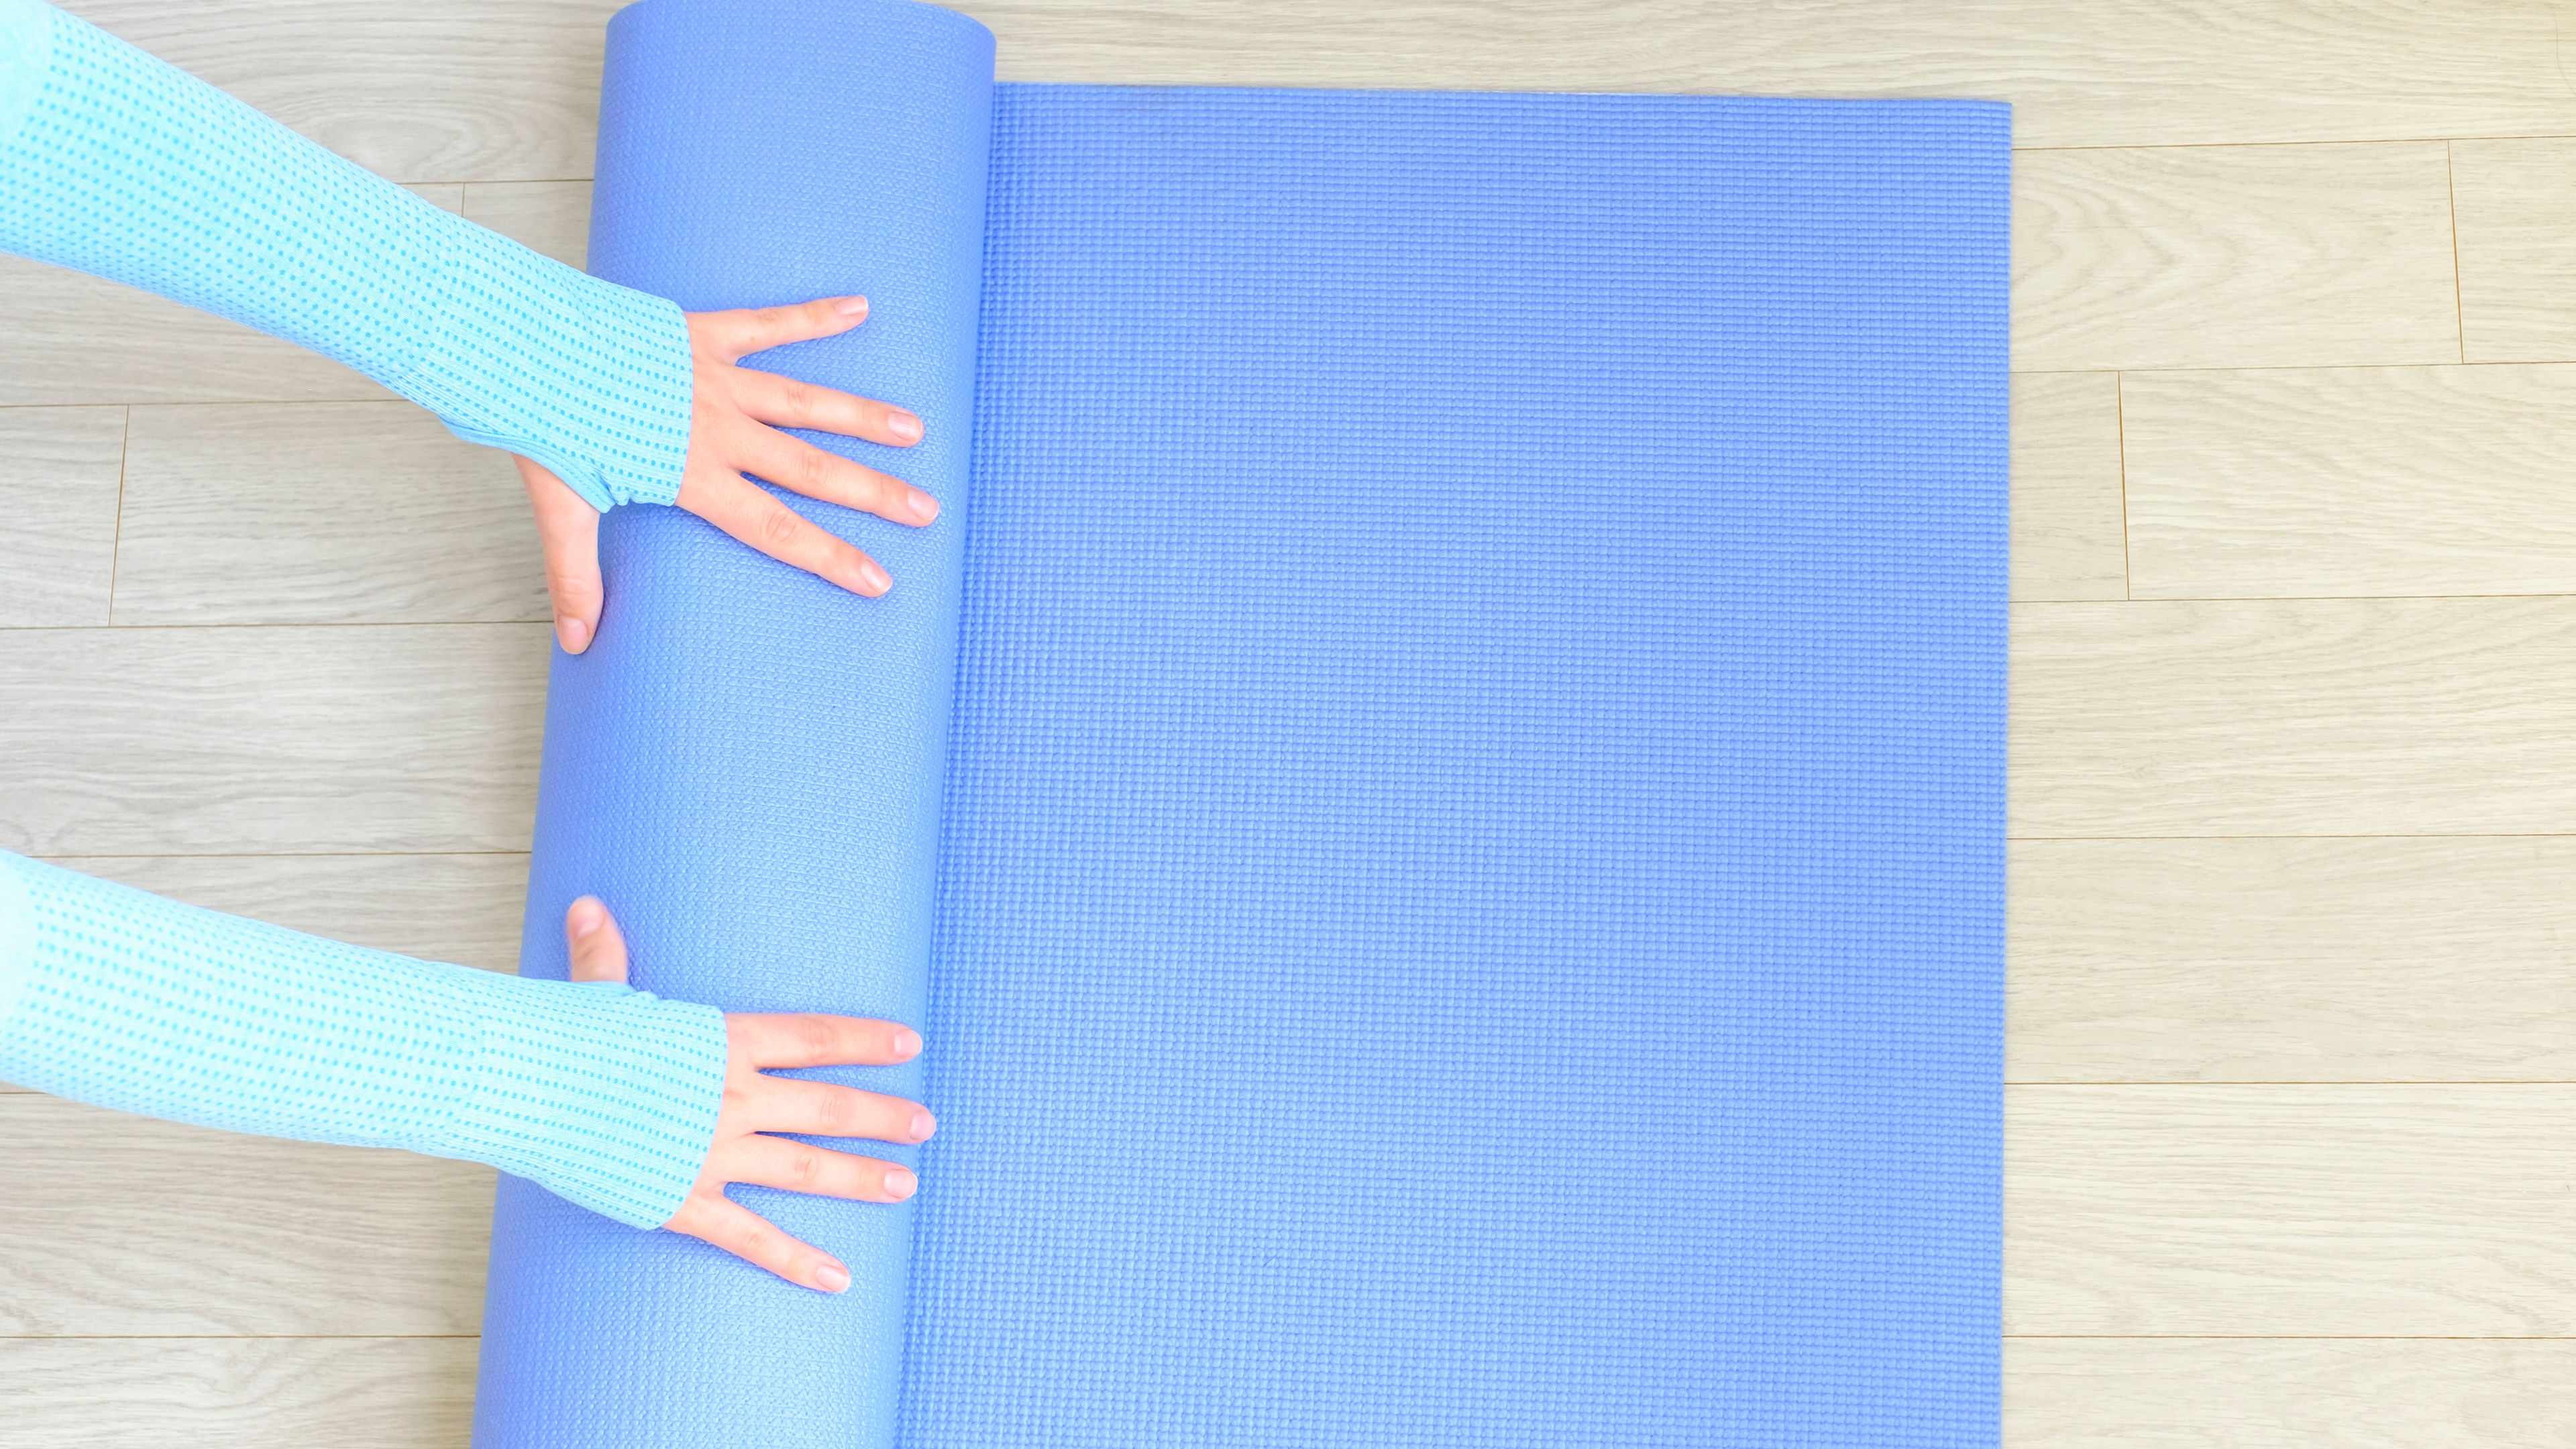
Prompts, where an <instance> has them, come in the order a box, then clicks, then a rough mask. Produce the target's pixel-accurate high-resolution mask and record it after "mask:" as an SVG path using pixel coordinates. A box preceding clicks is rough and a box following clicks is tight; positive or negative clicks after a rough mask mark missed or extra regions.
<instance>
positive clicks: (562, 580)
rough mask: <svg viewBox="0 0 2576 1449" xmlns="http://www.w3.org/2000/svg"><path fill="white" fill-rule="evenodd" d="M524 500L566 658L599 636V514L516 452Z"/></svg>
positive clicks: (558, 479) (556, 632)
mask: <svg viewBox="0 0 2576 1449" xmlns="http://www.w3.org/2000/svg"><path fill="white" fill-rule="evenodd" d="M510 461H512V462H514V463H516V464H518V465H519V478H520V480H521V481H522V482H524V483H526V484H527V485H528V502H529V503H530V504H531V505H533V506H534V507H535V509H536V511H537V541H538V543H539V544H540V546H542V547H543V549H544V550H545V558H546V593H547V594H548V595H549V596H550V597H551V598H552V599H553V600H554V607H555V639H556V642H558V643H560V644H562V645H563V647H564V652H565V653H566V654H579V653H580V652H581V651H583V650H584V649H587V648H589V647H590V641H591V640H592V639H593V638H595V637H597V635H598V633H599V607H600V600H601V598H602V597H603V595H602V591H601V589H600V584H599V510H598V509H596V508H593V507H591V506H590V505H589V504H587V503H585V502H583V501H582V498H581V495H580V494H578V493H575V492H573V491H572V489H570V488H568V487H566V486H564V481H563V480H562V479H560V478H557V477H556V476H555V475H554V474H552V473H549V472H547V471H546V470H545V469H543V468H540V467H538V466H537V465H536V464H534V463H531V462H529V461H528V460H527V459H525V458H522V457H519V456H517V455H515V454H513V455H512V456H511V459H510Z"/></svg>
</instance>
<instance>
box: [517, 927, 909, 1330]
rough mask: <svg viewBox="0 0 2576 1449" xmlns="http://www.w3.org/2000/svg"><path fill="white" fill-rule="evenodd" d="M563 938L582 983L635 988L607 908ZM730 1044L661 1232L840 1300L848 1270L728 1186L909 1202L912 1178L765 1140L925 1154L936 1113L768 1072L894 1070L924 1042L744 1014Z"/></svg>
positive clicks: (732, 1022)
mask: <svg viewBox="0 0 2576 1449" xmlns="http://www.w3.org/2000/svg"><path fill="white" fill-rule="evenodd" d="M564 935H565V937H566V938H567V939H568V940H569V941H570V942H571V945H572V979H573V980H575V981H616V982H623V981H625V980H626V938H625V936H624V935H622V934H620V933H619V931H618V929H617V922H616V921H615V920H613V919H611V918H610V916H609V914H608V907H607V906H605V905H603V904H601V902H600V901H599V899H598V897H596V896H584V897H582V898H581V899H580V900H577V901H575V902H573V903H572V908H571V909H570V910H568V911H566V912H565V913H564ZM725 1032H726V1035H727V1037H728V1038H729V1039H730V1040H729V1044H730V1047H731V1052H730V1059H729V1060H728V1062H727V1063H726V1066H725V1087H724V1106H723V1107H722V1109H721V1110H719V1111H718V1113H717V1115H716V1137H715V1143H714V1145H713V1146H711V1147H709V1148H708V1149H707V1162H706V1166H705V1167H704V1168H702V1169H701V1170H700V1171H699V1173H698V1182H697V1186H696V1187H694V1188H692V1189H690V1192H689V1198H688V1201H686V1202H684V1203H682V1204H681V1205H680V1210H679V1212H677V1213H675V1214H673V1215H672V1217H671V1220H670V1221H669V1222H667V1223H664V1224H663V1225H662V1226H664V1227H666V1228H669V1229H670V1230H671V1231H672V1232H675V1233H686V1234H688V1235H689V1236H690V1237H693V1238H702V1239H704V1240H705V1241H707V1242H710V1243H713V1244H714V1245H716V1246H717V1247H719V1248H722V1249H724V1250H725V1251H726V1252H728V1253H731V1254H733V1255H735V1256H736V1257H739V1258H742V1259H743V1260H745V1261H747V1262H749V1263H751V1264H753V1265H754V1266H756V1267H761V1268H766V1269H768V1270H769V1271H770V1272H772V1273H775V1274H777V1275H778V1276H779V1277H781V1278H784V1279H786V1280H787V1281H788V1282H790V1283H794V1284H798V1285H800V1286H802V1287H806V1288H818V1289H821V1290H822V1291H823V1292H826V1293H838V1292H841V1291H842V1290H844V1289H846V1288H848V1287H849V1286H850V1270H849V1269H848V1268H845V1267H843V1266H842V1265H841V1263H840V1262H839V1261H838V1260H837V1259H835V1258H833V1257H832V1255H831V1254H829V1253H826V1252H824V1251H822V1250H821V1249H819V1248H816V1247H813V1246H811V1245H810V1244H806V1243H800V1242H798V1241H797V1240H796V1239H794V1238H791V1237H789V1236H787V1234H785V1233H783V1232H780V1231H779V1230H778V1227H777V1225H776V1224H774V1223H771V1222H770V1221H769V1220H768V1219H766V1218H764V1217H762V1216H760V1215H759V1214H758V1213H755V1212H753V1211H752V1210H751V1209H749V1208H746V1207H744V1206H742V1205H741V1204H740V1203H737V1202H735V1201H734V1200H733V1199H731V1198H728V1197H726V1196H725V1186H726V1185H727V1184H728V1183H736V1182H749V1183H757V1184H758V1185H760V1186H762V1187H776V1188H784V1189H786V1190H787V1191H789V1192H810V1193H816V1194H819V1195H821V1196H824V1197H846V1198H855V1199H857V1200H858V1201H860V1202H901V1201H903V1200H904V1199H905V1198H908V1197H910V1196H912V1191H913V1187H914V1181H913V1175H912V1169H910V1168H908V1167H904V1166H901V1165H899V1164H897V1163H892V1162H882V1161H879V1160H878V1159H876V1158H873V1157H860V1156H857V1155H855V1154H852V1153H847V1152H830V1151H826V1150H825V1149H823V1148H820V1147H813V1146H808V1145H807V1144H805V1143H802V1142H790V1141H788V1140H787V1139H786V1138H784V1137H771V1136H767V1135H765V1134H767V1133H772V1132H796V1133H802V1134H804V1135H806V1136H810V1137H872V1138H875V1139H877V1140H878V1141H880V1142H920V1141H923V1140H924V1139H926V1138H928V1137H929V1136H930V1134H931V1132H932V1131H933V1130H934V1129H936V1128H937V1126H938V1123H936V1122H935V1121H933V1120H932V1119H931V1116H930V1113H929V1112H928V1111H926V1110H924V1109H923V1108H921V1107H920V1106H917V1105H915V1104H914V1103H911V1102H907V1101H905V1100H903V1099H902V1098H901V1097H888V1096H884V1095H882V1094H880V1093H876V1092H862V1091H859V1090H858V1089H856V1088H854V1087H836V1086H833V1085H831V1084H830V1083H828V1082H807V1081H798V1080H795V1079H793V1078H789V1077H773V1076H770V1075H768V1074H767V1071H766V1069H768V1068H774V1067H837V1066H860V1067H887V1066H893V1065H894V1064H895V1063H897V1062H908V1061H911V1060H912V1059H913V1058H914V1057H916V1056H919V1055H920V1054H921V1033H919V1032H917V1031H914V1030H913V1029H912V1028H910V1027H908V1026H899V1025H897V1024H896V1023H894V1022H891V1021H865V1020H861V1019H860V1018H858V1017H854V1016H813V1015H807V1016H756V1015H743V1014H736V1015H728V1016H727V1017H726V1018H725Z"/></svg>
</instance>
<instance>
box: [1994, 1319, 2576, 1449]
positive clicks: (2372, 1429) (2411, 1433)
mask: <svg viewBox="0 0 2576 1449" xmlns="http://www.w3.org/2000/svg"><path fill="white" fill-rule="evenodd" d="M2570 1425H2576V1343H2564V1342H2533V1341H2528V1340H2522V1341H2517V1340H2511V1339H2505V1340H2497V1341H2490V1342H2483V1343H2482V1342H2460V1341H2449V1342H2444V1341H2435V1340H2423V1339H2416V1340H2384V1339H2383V1340H2369V1339H2363V1340H2343V1341H2320V1340H2315V1339H2278V1340H2272V1341H2268V1342H2266V1341H2261V1340H2247V1339H2177V1340H2146V1339H2134V1338H2131V1339H2120V1338H2112V1339H2100V1338H2094V1339H2080V1338H2079V1339H2029V1338H2017V1339H2010V1340H2007V1341H2006V1342H2005V1344H2004V1444H2005V1446H2006V1449H2246V1446H2253V1445H2260V1446H2263V1449H2561V1446H2564V1445H2565V1444H2567V1443H2568V1442H2569V1426H2570Z"/></svg>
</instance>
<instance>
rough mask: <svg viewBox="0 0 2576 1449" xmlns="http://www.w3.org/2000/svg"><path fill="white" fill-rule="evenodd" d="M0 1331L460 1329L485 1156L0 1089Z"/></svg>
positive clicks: (479, 1263)
mask: <svg viewBox="0 0 2576 1449" xmlns="http://www.w3.org/2000/svg"><path fill="white" fill-rule="evenodd" d="M0 1140H4V1141H6V1142H7V1143H8V1144H9V1199H10V1202H9V1210H10V1218H9V1231H7V1232H6V1233H0V1281H5V1282H7V1283H8V1285H9V1291H8V1293H7V1294H6V1295H5V1296H0V1337H39V1338H81V1337H108V1336H113V1337H130V1336H147V1337H148V1336H158V1335H181V1336H186V1335H197V1334H260V1335H264V1334H284V1335H300V1334H355V1335H368V1334H451V1333H452V1334H472V1333H477V1332H480V1331H481V1325H482V1318H483V1257H484V1249H485V1246H486V1243H487V1240H488V1239H489V1237H490V1233H491V1216H492V1189H493V1183H494V1181H495V1176H496V1174H495V1173H494V1172H493V1170H492V1169H491V1168H488V1167H484V1166H482V1165H480V1164H478V1163H470V1162H449V1161H445V1160H443V1159H439V1158H431V1157H420V1156H415V1155H414V1154H411V1153H408V1152H393V1151H387V1150H384V1149H381V1148H365V1147H334V1146H329V1145H325V1144H322V1143H314V1142H288V1141H284V1140H281V1139H277V1138H269V1137H250V1136H244V1135H242V1134H239V1133H233V1132H217V1131H214V1130H213V1129H211V1128H206V1127H191V1126H185V1125H182V1124H179V1123H176V1122H158V1121H154V1120H152V1119H150V1118H147V1117H134V1116H129V1115H127V1114H125V1113H121V1112H110V1111H107V1110H106V1109H104V1108H100V1107H91V1106H85V1105H83V1104H81V1103H78V1102H67V1101H64V1100H62V1099H60V1098H57V1097H45V1096H38V1095H36V1094H33V1093H15V1094H10V1095H6V1096H0Z"/></svg>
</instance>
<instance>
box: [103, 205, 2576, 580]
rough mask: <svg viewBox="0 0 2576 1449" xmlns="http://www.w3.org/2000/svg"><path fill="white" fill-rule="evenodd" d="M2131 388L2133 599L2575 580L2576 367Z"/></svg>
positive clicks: (2164, 379)
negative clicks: (2573, 480) (2572, 482)
mask: <svg viewBox="0 0 2576 1449" xmlns="http://www.w3.org/2000/svg"><path fill="white" fill-rule="evenodd" d="M2571 244H2576V234H2571ZM2121 387H2122V390H2123V396H2124V398H2125V403H2124V408H2123V412H2124V416H2125V420H2126V434H2127V459H2128V480H2129V566H2130V579H2129V588H2130V592H2131V593H2132V594H2134V595H2135V596H2136V597H2138V598H2142V599H2143V598H2259V597H2285V596H2286V597H2299V596H2308V597H2314V596H2342V597H2372V596H2377V597H2392V596H2404V595H2409V594H2553V593H2555V594H2563V593H2576V488H2571V487H2569V486H2568V484H2569V479H2570V477H2571V476H2576V367H2565V366H2559V367H2459V366H2451V367H2368V368H2329V369H2321V370H2310V369H2298V368H2293V369H2285V370H2280V371H2266V372H2195V373H2130V374H2128V375H2127V376H2126V377H2124V378H2123V379H2122V381H2121ZM128 468H129V473H128V482H127V485H126V486H127V488H128V489H129V490H131V488H132V487H133V484H132V481H131V465H130V464H129V465H128Z"/></svg>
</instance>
